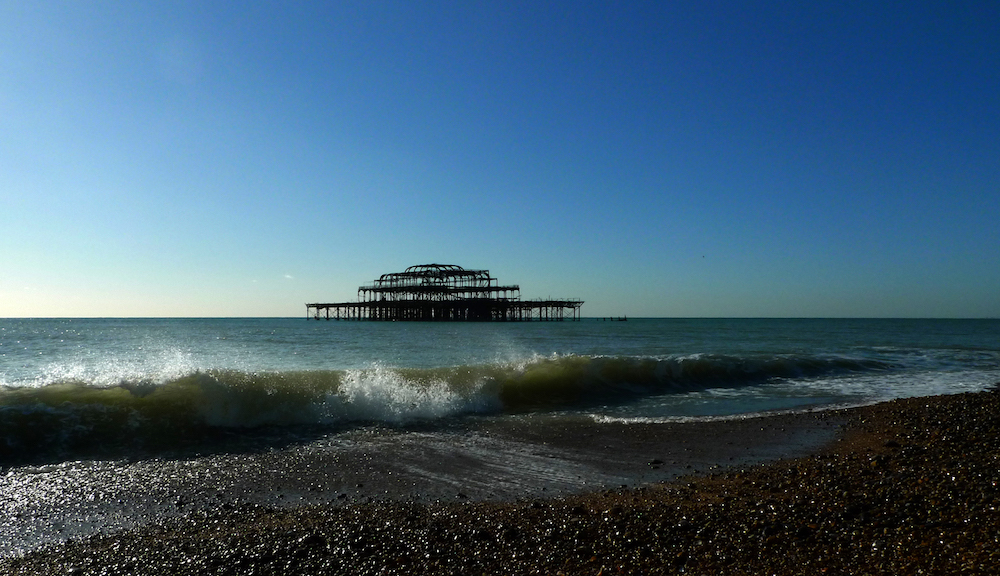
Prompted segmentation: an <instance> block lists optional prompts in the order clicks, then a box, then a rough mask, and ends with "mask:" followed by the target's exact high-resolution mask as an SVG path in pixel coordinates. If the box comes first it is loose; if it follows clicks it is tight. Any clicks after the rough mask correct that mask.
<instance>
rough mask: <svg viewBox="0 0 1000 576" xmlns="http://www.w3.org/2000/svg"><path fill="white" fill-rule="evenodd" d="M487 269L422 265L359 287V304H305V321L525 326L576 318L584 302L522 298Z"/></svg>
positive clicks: (518, 288)
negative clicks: (397, 321)
mask: <svg viewBox="0 0 1000 576" xmlns="http://www.w3.org/2000/svg"><path fill="white" fill-rule="evenodd" d="M520 294H521V288H520V287H519V286H517V285H516V284H514V285H510V286H501V285H500V283H499V282H498V281H497V279H496V278H493V277H491V276H490V272H489V270H466V269H465V268H462V267H461V266H455V265H452V264H421V265H419V266H410V267H409V268H407V269H406V270H405V271H404V272H394V273H391V274H383V275H382V276H380V277H379V279H378V280H375V281H374V282H372V283H371V284H368V285H365V286H361V287H359V288H358V301H357V302H340V303H333V304H321V303H315V304H306V319H307V320H308V319H309V318H314V319H316V320H388V321H393V320H424V321H464V322H524V321H531V320H542V321H553V320H555V321H559V320H579V319H580V306H582V305H583V301H582V300H521V295H520Z"/></svg>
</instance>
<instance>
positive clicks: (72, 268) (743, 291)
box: [0, 0, 1000, 318]
mask: <svg viewBox="0 0 1000 576" xmlns="http://www.w3.org/2000/svg"><path fill="white" fill-rule="evenodd" d="M427 263H442V264H457V265H460V266H464V267H466V268H472V269H488V270H490V271H491V273H492V274H493V276H494V277H497V278H498V279H499V280H500V282H501V283H502V284H518V285H520V287H521V296H522V297H523V298H547V297H553V298H580V299H583V300H584V301H585V304H584V306H583V308H582V313H583V315H584V316H608V315H614V316H620V315H628V316H632V317H639V316H665V317H674V316H679V317H772V316H777V317H800V316H802V317H993V318H995V317H1000V3H997V2H995V1H992V0H990V1H984V2H963V1H954V2H922V1H912V2H871V1H869V0H865V1H837V2H824V1H818V2H800V1H797V0H796V1H787V2H786V1H773V2H772V1H756V0H746V1H731V2H726V1H714V0H700V1H698V2H672V1H655V2H641V1H635V2H591V1H585V0H573V1H566V2H560V1H552V2H546V1H542V0H531V1H525V2H518V1H510V2H468V1H466V0H458V1H430V2H419V1H399V2H392V1H387V2H371V1H361V2H338V1H332V0H325V1H321V2H307V1H302V2H297V1H292V2H284V1H282V2H253V1H251V2H238V3H234V2H204V1H201V0H198V1H191V2H182V1H172V0H166V1H162V2H124V3H123V2H103V1H100V0H94V1H87V2H82V1H80V2H76V1H66V2H51V1H47V0H36V1H33V2H15V1H4V0H0V317H63V316H65V317H77V316H85V317H107V316H111V317H119V316H121V317H132V316H138V317H152V316H209V317H220V316H304V315H305V304H306V303H307V302H341V301H351V300H354V299H356V297H357V287H358V286H359V285H361V284H364V283H367V282H370V281H372V280H374V279H375V278H377V277H378V276H379V275H381V274H383V273H387V272H399V271H402V270H403V269H405V268H406V267H408V266H412V265H416V264H427Z"/></svg>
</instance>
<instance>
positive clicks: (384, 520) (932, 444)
mask: <svg viewBox="0 0 1000 576" xmlns="http://www.w3.org/2000/svg"><path fill="white" fill-rule="evenodd" d="M802 417H803V418H811V419H812V420H813V421H815V422H817V423H825V424H823V425H825V426H831V423H833V424H835V425H836V427H837V429H838V433H837V434H836V438H835V439H834V440H833V441H831V442H828V443H827V444H826V445H825V446H823V447H822V448H820V449H817V450H814V451H813V452H812V453H811V454H810V455H808V456H804V457H796V458H784V459H777V460H773V461H771V462H767V463H763V464H756V465H749V466H734V467H728V468H719V469H716V470H715V471H708V472H706V471H703V472H700V473H697V474H690V475H687V476H683V477H680V478H677V479H675V480H672V481H669V482H663V483H655V484H649V485H642V486H635V487H628V488H625V487H623V488H618V489H605V490H601V491H599V492H594V493H588V494H582V495H572V496H566V497H559V498H530V499H521V500H516V501H503V502H496V501H476V500H474V499H470V500H469V501H464V502H439V503H423V502H406V501H401V500H398V499H395V500H385V501H382V500H378V499H373V500H370V501H367V502H361V503H356V504H349V505H345V506H306V507H299V508H284V509H282V508H276V507H271V506H264V505H245V506H236V507H234V506H228V505H227V506H220V507H218V508H216V509H208V510H198V511H196V512H193V513H191V514H188V515H185V516H181V517H179V518H170V519H166V520H164V521H163V522H159V523H154V524H152V525H148V526H144V527H142V528H138V529H135V530H132V531H125V532H119V533H114V534H102V535H97V536H92V537H89V538H85V539H79V540H72V541H70V542H67V543H63V544H59V545H55V546H50V547H47V548H43V549H41V550H36V551H33V552H30V553H28V554H26V555H23V556H21V557H17V558H11V559H6V560H4V561H3V562H2V564H0V571H2V572H3V573H6V574H40V575H41V574H79V575H83V574H94V575H97V574H109V575H110V574H143V573H145V574H150V573H162V574H220V575H221V574H552V575H557V574H566V575H570V574H581V575H583V574H586V575H605V574H675V573H683V574H993V573H996V571H997V570H1000V545H998V544H1000V542H998V541H1000V510H998V509H997V506H998V505H1000V486H998V481H1000V472H998V469H1000V392H997V391H996V390H995V389H993V390H989V391H985V392H980V393H965V394H956V395H948V396H936V397H923V398H911V399H904V400H895V401H890V402H885V403H880V404H875V405H871V406H864V407H859V408H850V409H843V410H831V411H827V412H823V413H821V414H820V415H815V414H814V415H802ZM757 420H758V421H759V422H761V423H762V424H766V422H767V421H768V417H766V416H765V417H761V418H759V419H757ZM817 425H819V424H817ZM759 429H760V430H765V429H767V426H766V425H764V426H761V427H760V428H759ZM709 440H710V438H706V441H709ZM637 441H640V442H645V441H648V440H645V439H641V438H640V439H639V440H637ZM658 441H662V440H658ZM648 464H649V465H651V466H655V465H657V464H658V462H655V461H653V462H649V463H648Z"/></svg>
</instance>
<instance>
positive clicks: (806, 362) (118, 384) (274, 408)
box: [0, 318, 1000, 462]
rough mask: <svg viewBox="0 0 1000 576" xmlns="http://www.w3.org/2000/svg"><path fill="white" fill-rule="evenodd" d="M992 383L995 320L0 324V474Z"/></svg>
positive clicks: (999, 367)
mask: <svg viewBox="0 0 1000 576" xmlns="http://www.w3.org/2000/svg"><path fill="white" fill-rule="evenodd" d="M997 382H1000V321H997V320H843V319H829V320H824V319H801V320H773V319H630V320H629V321H628V322H605V321H600V320H593V319H584V320H582V321H580V322H535V323H379V322H337V321H318V322H317V321H307V320H304V319H300V318H294V319H271V318H268V319H7V320H0V435H2V437H3V439H4V442H0V461H8V462H16V461H19V460H22V459H25V458H29V459H30V458H32V457H34V455H37V454H40V453H42V454H44V453H53V454H54V453H58V454H62V455H63V456H64V457H66V458H71V457H74V456H75V455H78V454H85V453H87V451H88V450H92V449H94V448H99V447H102V446H105V445H113V444H114V445H118V446H119V448H122V449H129V448H130V447H135V448H137V449H139V448H141V449H143V450H147V451H148V450H154V451H155V450H158V449H164V450H166V449H170V448H173V447H175V446H176V445H178V444H185V445H187V444H190V443H192V442H194V443H197V442H199V441H200V440H199V439H200V438H213V437H215V436H217V435H218V434H220V433H225V434H227V435H230V436H231V435H232V434H239V433H242V432H253V431H255V430H260V429H262V428H282V427H296V426H309V427H312V428H316V427H319V428H323V427H328V428H330V429H337V430H343V429H345V428H350V427H353V426H364V425H369V424H371V423H373V422H374V423H384V424H388V425H399V424H409V423H413V422H421V423H423V424H430V425H433V424H434V423H435V422H441V423H446V422H447V423H452V422H453V421H454V419H455V418H467V417H479V416H492V417H517V416H518V415H523V414H527V413H539V412H542V413H550V414H553V415H566V416H573V417H579V416H581V415H582V416H586V417H591V418H594V419H595V420H598V421H626V422H628V421H663V420H677V419H692V418H693V419H699V418H718V417H730V416H735V415H740V414H748V413H757V412H762V411H772V410H789V409H791V410H796V409H806V408H809V409H812V408H817V407H824V406H841V405H851V404H861V403H866V402H874V401H880V400H886V399H891V398H899V397H907V396H922V395H933V394H948V393H957V392H964V391H974V390H981V389H983V388H985V387H988V386H990V385H993V384H995V383H997Z"/></svg>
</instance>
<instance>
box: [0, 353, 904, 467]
mask: <svg viewBox="0 0 1000 576" xmlns="http://www.w3.org/2000/svg"><path fill="white" fill-rule="evenodd" d="M888 368H890V366H888V365H886V364H884V363H881V362H878V361H874V360H864V359H852V358H846V357H834V356H831V357H823V356H794V355H788V356H771V357H760V358H755V357H734V356H720V355H707V354H699V355H691V356H677V357H666V358H652V357H638V358H635V357H602V356H550V357H534V358H531V359H529V360H526V361H523V362H515V363H497V364H487V365H475V366H454V367H445V368H431V369H417V368H391V367H384V366H377V365H376V366H371V367H368V368H364V369H359V370H324V371H294V372H243V371H235V370H214V371H204V372H202V371H196V372H192V373H188V374H186V375H183V376H180V377H177V378H173V379H169V380H166V381H163V382H154V381H152V380H130V381H125V382H121V383H119V384H117V385H110V386H109V385H104V384H103V383H102V385H98V384H97V383H95V382H87V381H82V380H66V381H61V382H54V383H50V384H47V385H44V386H39V387H23V388H0V438H2V439H3V440H2V441H0V460H7V461H10V460H12V459H13V460H17V459H20V458H23V457H25V455H30V454H42V453H59V454H63V455H64V454H66V453H83V452H88V451H91V452H93V451H97V452H100V451H101V450H102V449H104V448H105V447H117V448H119V449H120V448H126V449H128V448H140V449H154V450H161V449H170V448H174V447H178V446H185V445H190V444H192V443H195V444H196V443H198V442H202V441H204V439H205V438H209V437H212V436H213V434H214V435H217V434H218V433H219V431H220V430H221V431H226V430H228V431H234V430H239V429H255V428H261V427H270V426H294V425H310V426H311V425H319V426H329V425H344V424H349V423H352V422H385V423H405V422H410V421H414V420H428V419H429V420H435V419H441V418H446V417H449V416H453V415H458V414H469V413H500V412H507V413H517V412H527V411H535V410H559V409H569V408H574V407H585V406H588V405H597V404H614V403H621V402H627V401H629V400H632V399H634V398H636V397H640V396H644V395H657V394H670V393H682V392H686V391H692V390H701V389H706V388H712V387H735V386H747V385H754V384H758V383H762V382H765V381H768V380H771V379H776V378H783V379H795V378H804V377H816V376H823V375H831V374H838V373H845V372H859V371H860V372H867V371H873V370H885V369H888Z"/></svg>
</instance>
